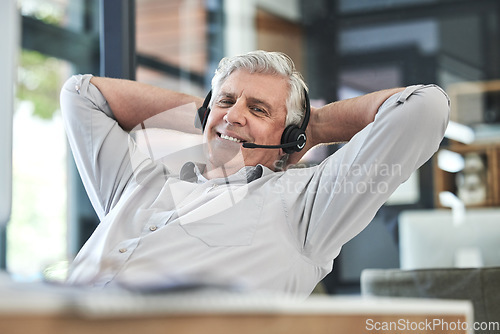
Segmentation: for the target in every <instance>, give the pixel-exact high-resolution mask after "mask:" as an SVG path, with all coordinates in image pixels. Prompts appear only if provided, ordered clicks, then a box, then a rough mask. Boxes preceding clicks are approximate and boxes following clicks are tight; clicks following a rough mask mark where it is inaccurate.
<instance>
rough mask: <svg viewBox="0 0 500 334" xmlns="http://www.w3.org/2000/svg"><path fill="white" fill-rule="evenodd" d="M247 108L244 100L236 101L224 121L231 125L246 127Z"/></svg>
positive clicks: (228, 110)
mask: <svg viewBox="0 0 500 334" xmlns="http://www.w3.org/2000/svg"><path fill="white" fill-rule="evenodd" d="M247 113H248V110H247V107H246V103H244V101H242V100H238V101H236V103H235V104H233V105H232V106H231V108H228V109H227V113H226V115H225V116H224V119H225V120H226V122H228V123H229V124H233V125H240V126H244V125H245V124H246V123H247Z"/></svg>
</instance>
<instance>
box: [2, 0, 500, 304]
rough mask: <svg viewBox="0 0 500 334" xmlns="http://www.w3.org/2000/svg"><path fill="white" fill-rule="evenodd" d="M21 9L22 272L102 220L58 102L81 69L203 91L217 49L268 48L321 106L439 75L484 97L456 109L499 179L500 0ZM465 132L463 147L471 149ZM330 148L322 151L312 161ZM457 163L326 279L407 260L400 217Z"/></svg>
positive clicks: (425, 173) (16, 230)
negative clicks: (289, 62)
mask: <svg viewBox="0 0 500 334" xmlns="http://www.w3.org/2000/svg"><path fill="white" fill-rule="evenodd" d="M17 6H18V9H19V12H20V14H21V16H20V18H19V25H20V28H21V29H20V31H19V50H18V53H17V55H18V70H17V83H16V103H15V111H14V114H13V122H12V123H13V131H12V133H13V135H12V209H11V214H10V218H9V219H8V223H7V225H6V226H7V227H6V228H2V232H1V237H0V266H1V267H2V268H6V269H7V270H8V271H9V272H10V273H11V274H12V275H13V276H14V277H17V278H19V279H22V280H36V279H40V277H41V276H42V275H43V271H44V269H45V268H47V267H48V266H53V265H54V264H57V263H61V261H66V260H68V259H71V258H72V257H73V256H74V255H75V254H76V252H77V251H78V249H79V248H80V247H81V245H82V244H83V243H84V242H85V240H86V239H87V238H88V236H89V235H90V233H92V231H93V229H94V228H95V226H96V224H97V223H98V221H97V217H96V215H95V214H94V212H93V209H92V207H91V205H90V203H89V201H88V199H87V197H86V194H85V191H84V189H83V186H82V184H81V181H80V179H79V176H78V173H77V171H76V169H75V166H74V164H73V161H72V157H71V154H70V152H69V151H68V147H67V145H66V139H65V134H64V129H63V127H62V122H61V116H60V111H59V91H60V88H61V86H62V84H63V82H64V81H65V80H66V79H67V78H68V77H69V76H70V75H72V74H74V73H92V74H95V75H105V76H113V77H122V78H128V79H134V80H138V81H142V82H147V83H150V84H153V85H157V86H161V87H166V88H170V89H174V90H180V91H183V92H186V93H190V94H195V95H198V96H204V95H205V94H206V92H207V91H208V87H209V82H210V79H211V77H212V74H213V72H214V69H215V67H216V65H217V63H218V61H219V60H220V59H221V58H222V57H224V56H226V55H235V54H239V53H243V52H246V51H250V50H254V49H264V50H268V51H283V52H285V53H287V54H289V55H290V56H291V57H292V58H293V59H294V61H295V62H296V65H297V67H298V68H299V70H300V71H301V72H302V73H303V74H304V76H305V78H306V81H307V83H308V85H309V87H310V95H311V98H312V100H313V103H316V104H322V103H328V102H331V101H335V100H338V99H344V98H348V97H353V96H356V95H360V94H363V93H368V92H372V91H375V90H379V89H384V88H390V87H395V86H405V85H411V84H417V83H437V84H439V85H440V86H441V87H443V88H444V89H445V90H447V91H448V92H449V93H450V96H451V97H452V99H453V101H455V100H456V101H460V99H463V96H464V95H467V94H473V95H474V94H476V95H474V97H475V99H476V100H477V101H479V102H477V105H478V106H479V107H477V108H476V109H474V112H473V116H470V114H468V113H467V112H460V110H458V109H457V110H455V111H454V120H455V121H457V122H458V123H459V124H462V125H467V126H468V128H469V129H472V130H473V131H475V133H476V135H477V136H479V132H481V131H482V132H481V133H487V135H485V136H486V137H488V138H487V139H485V140H483V142H482V144H481V145H482V146H481V145H480V146H474V150H473V151H474V152H479V154H480V157H481V159H482V160H483V162H484V164H485V166H486V168H490V167H491V169H490V170H488V173H489V174H488V177H489V178H488V181H487V182H485V183H487V184H485V185H484V186H486V187H488V186H492V184H495V182H496V183H497V184H499V183H500V182H498V179H496V178H495V177H498V174H499V173H500V172H499V171H500V168H498V165H499V164H500V162H499V161H500V155H499V154H498V151H495V147H496V146H495V145H496V141H497V140H498V137H500V130H498V128H497V124H498V122H500V98H499V96H500V95H497V94H495V92H496V91H497V90H500V87H498V89H497V86H500V85H497V83H496V80H498V79H500V43H499V42H500V2H499V1H497V0H239V1H235V0H135V1H134V0H100V1H98V0H72V1H69V0H18V1H17ZM2 52H3V51H2ZM468 85H469V86H468ZM484 87H486V88H484ZM471 92H472V93H471ZM485 92H486V93H485ZM477 96H479V98H478V97H477ZM467 101H469V100H467ZM459 104H460V103H457V105H459ZM8 112H9V111H8V110H3V109H2V110H1V113H8ZM464 115H465V116H464ZM467 115H469V116H470V117H469V116H467ZM485 129H486V130H485ZM460 136H461V135H459V137H460ZM455 139H456V138H455ZM459 139H460V138H459ZM450 141H451V139H445V141H444V142H443V144H442V145H443V147H448V146H449V145H451V144H450ZM458 141H460V140H458ZM470 142H471V141H469V142H467V143H465V144H464V143H462V144H461V145H463V146H460V147H461V149H462V151H460V150H458V151H459V154H461V155H462V156H464V155H465V154H466V153H469V151H471V150H468V148H469V147H472V146H468V145H469V144H470ZM452 146H453V145H452ZM453 147H455V146H453ZM477 147H479V148H477ZM491 147H493V149H490V148H491ZM336 148H337V147H336V146H332V147H331V148H329V149H325V148H323V151H321V150H318V152H314V153H313V154H311V155H310V156H309V162H310V163H314V162H315V160H319V159H321V158H322V157H323V156H324V155H326V154H329V153H331V152H332V151H334V150H335V149H336ZM324 150H327V151H324ZM328 150H329V151H328ZM464 150H465V151H464ZM452 151H453V150H452ZM455 151H457V150H455ZM464 152H465V153H464ZM474 152H473V153H474ZM495 159H496V160H495ZM1 163H4V162H1ZM495 163H496V165H495ZM494 170H495V171H494ZM458 172H460V171H449V170H448V171H446V170H441V169H439V168H438V167H436V161H435V159H433V160H431V161H429V162H428V163H427V164H425V165H424V166H423V167H422V168H420V169H419V170H418V171H417V172H416V173H415V174H414V175H413V176H412V177H411V178H410V180H408V182H407V183H405V184H404V185H403V186H402V187H401V188H400V189H399V190H398V191H397V193H396V194H395V195H394V196H393V197H392V198H391V200H390V201H389V202H388V203H387V204H386V205H384V207H383V208H382V209H381V210H380V212H379V214H377V216H376V217H375V219H374V221H373V223H372V224H371V225H370V226H369V227H368V228H367V229H366V230H365V231H364V232H362V233H361V234H360V235H359V236H358V237H356V238H355V239H353V240H352V241H351V242H349V243H348V244H347V245H346V246H345V247H344V248H343V250H342V253H341V255H340V256H339V258H338V259H337V260H336V261H335V269H334V272H333V273H332V274H331V275H329V276H328V277H327V278H326V279H325V281H324V286H325V288H326V290H327V291H328V292H329V293H335V294H339V293H358V292H359V283H360V273H361V271H362V270H363V269H364V268H398V267H400V247H401V245H400V243H399V238H398V217H399V214H400V213H401V212H403V211H405V210H429V209H434V208H440V207H441V205H442V203H440V202H439V199H438V193H439V192H441V191H450V192H451V193H454V194H458V186H457V182H456V178H457V177H458V175H457V173H458ZM492 177H493V178H492ZM498 193H499V189H498V187H497V188H494V189H492V190H490V189H489V188H488V190H487V191H486V197H485V198H483V200H482V202H481V201H479V202H478V201H476V202H474V203H471V205H470V206H474V207H493V208H495V207H498V206H499V204H500V203H499V201H500V196H499V194H498ZM457 196H458V195H457ZM466 206H467V205H466ZM467 207H469V206H467ZM499 221H500V219H499ZM4 223H6V222H4ZM0 226H2V224H0ZM498 228H499V229H500V225H499V226H498Z"/></svg>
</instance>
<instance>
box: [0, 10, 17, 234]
mask: <svg viewBox="0 0 500 334" xmlns="http://www.w3.org/2000/svg"><path fill="white" fill-rule="evenodd" d="M19 24H20V17H19V11H18V10H17V1H16V0H2V1H0V31H1V32H2V33H1V34H0V45H2V52H0V78H1V80H0V106H1V107H0V227H1V226H2V225H4V224H6V223H7V221H8V220H9V217H10V211H11V203H12V115H13V112H14V87H15V82H16V80H15V78H16V72H17V57H18V53H19V40H20V38H19V33H20V28H19Z"/></svg>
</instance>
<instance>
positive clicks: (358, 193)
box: [281, 85, 449, 263]
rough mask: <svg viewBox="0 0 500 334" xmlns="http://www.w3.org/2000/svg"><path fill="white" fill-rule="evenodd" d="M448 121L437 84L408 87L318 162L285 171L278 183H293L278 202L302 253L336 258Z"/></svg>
mask: <svg viewBox="0 0 500 334" xmlns="http://www.w3.org/2000/svg"><path fill="white" fill-rule="evenodd" d="M448 119H449V99H448V97H447V95H446V93H444V91H443V90H442V89H441V88H439V87H437V86H435V85H426V86H423V85H417V86H410V87H407V88H406V89H405V90H404V91H403V92H401V93H398V94H395V95H393V96H392V97H390V98H389V99H388V100H387V101H386V102H385V103H384V104H383V105H382V106H381V107H380V108H379V111H378V113H377V115H376V117H375V120H374V122H372V123H371V124H369V125H368V126H366V127H365V128H364V129H363V130H362V131H360V132H359V133H358V134H356V136H354V137H353V138H352V140H351V141H350V142H349V143H347V144H346V145H344V147H342V148H341V149H340V150H338V151H337V152H336V153H335V154H333V155H332V156H330V157H329V158H327V159H326V160H325V161H324V162H323V163H321V164H320V165H319V166H316V167H313V168H311V169H309V170H307V169H306V170H303V171H301V170H296V171H291V172H290V173H288V172H287V173H285V175H284V176H283V177H282V180H281V182H282V183H295V184H296V186H295V188H294V189H293V191H292V192H288V193H283V194H282V196H283V205H284V206H285V211H286V212H288V217H289V224H291V225H294V226H292V228H293V229H295V230H296V231H298V238H299V240H301V242H302V247H303V249H302V252H303V253H304V254H305V255H307V256H308V257H309V258H311V259H312V260H313V261H315V262H323V263H324V262H328V261H331V260H333V259H334V258H335V257H336V256H337V255H338V253H339V252H340V249H341V247H342V245H343V244H345V243H346V242H347V241H349V240H350V239H352V238H353V237H354V236H356V235H357V234H358V233H359V232H361V231H362V230H363V229H364V228H365V227H366V226H367V225H368V224H369V222H370V221H371V220H372V219H373V217H374V216H375V214H376V213H377V211H378V210H379V208H380V207H381V206H382V205H383V204H384V203H385V201H387V199H388V198H389V196H390V195H391V194H392V193H393V192H394V191H395V190H396V188H397V187H398V186H399V185H400V184H401V183H403V182H405V181H406V180H407V179H408V178H409V177H410V175H411V174H412V173H413V172H414V171H415V170H417V169H418V168H419V167H420V166H422V165H423V164H424V163H425V162H426V161H427V160H429V159H430V158H431V156H432V155H433V154H434V153H435V152H436V151H437V149H438V148H439V145H440V142H441V141H442V139H443V137H444V132H445V130H446V127H447V124H448ZM297 184H298V186H297ZM283 189H290V187H288V188H283ZM292 217H295V221H294V218H292ZM297 217H298V218H297Z"/></svg>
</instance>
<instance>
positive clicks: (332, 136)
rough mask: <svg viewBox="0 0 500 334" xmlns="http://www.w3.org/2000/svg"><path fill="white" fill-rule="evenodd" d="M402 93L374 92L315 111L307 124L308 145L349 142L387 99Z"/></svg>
mask: <svg viewBox="0 0 500 334" xmlns="http://www.w3.org/2000/svg"><path fill="white" fill-rule="evenodd" d="M403 90H404V88H393V89H387V90H382V91H377V92H373V93H370V94H366V95H362V96H359V97H355V98H352V99H347V100H341V101H336V102H333V103H330V104H327V105H325V106H323V107H321V108H318V109H315V110H314V112H313V113H312V114H311V121H310V126H311V131H312V133H311V135H310V136H311V137H312V140H313V143H312V144H320V143H334V142H345V141H349V140H350V139H351V138H352V137H353V136H354V135H355V134H356V133H358V132H359V131H361V130H362V129H363V128H364V127H365V126H366V125H368V124H370V123H371V122H373V120H374V119H375V115H376V113H377V111H378V109H379V107H380V106H381V105H382V104H383V103H384V102H385V101H386V100H387V99H388V98H389V97H390V96H392V95H393V94H395V93H398V92H401V91H403Z"/></svg>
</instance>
